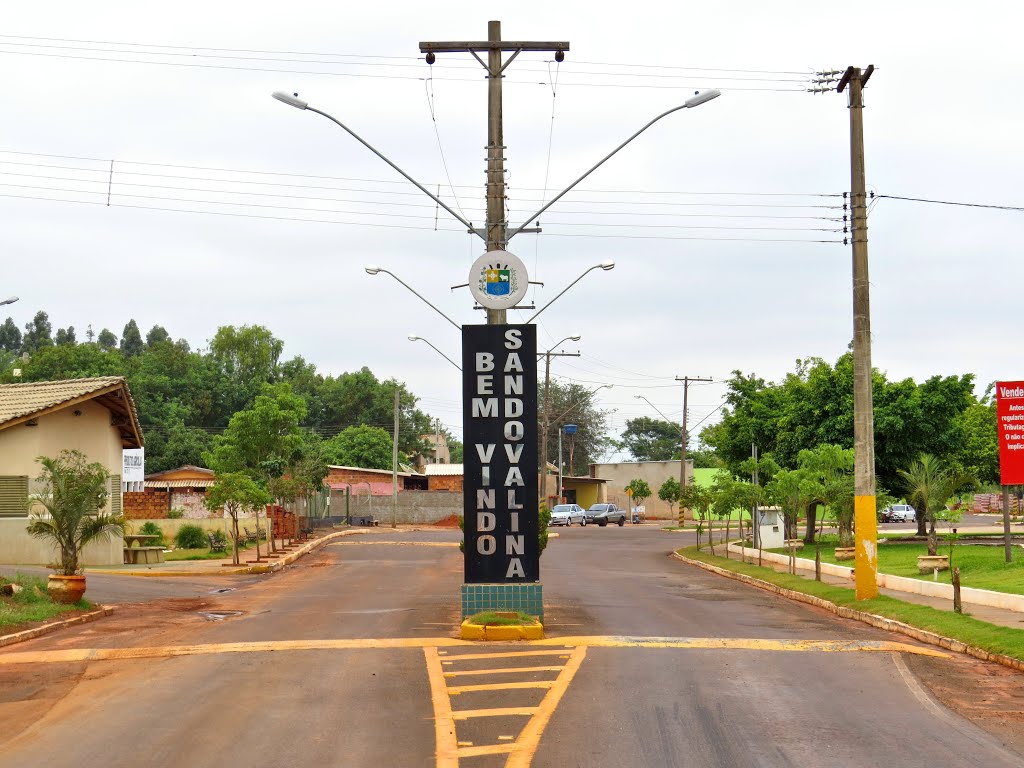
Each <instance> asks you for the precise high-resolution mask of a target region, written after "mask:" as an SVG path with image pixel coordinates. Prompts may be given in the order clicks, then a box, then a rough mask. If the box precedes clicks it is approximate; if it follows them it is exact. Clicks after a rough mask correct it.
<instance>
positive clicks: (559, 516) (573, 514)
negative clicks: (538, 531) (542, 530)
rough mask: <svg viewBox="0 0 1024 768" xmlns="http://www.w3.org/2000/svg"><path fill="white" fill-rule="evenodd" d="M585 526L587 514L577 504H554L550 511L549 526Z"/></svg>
mask: <svg viewBox="0 0 1024 768" xmlns="http://www.w3.org/2000/svg"><path fill="white" fill-rule="evenodd" d="M573 523H579V524H580V525H586V524H587V514H586V512H585V511H584V510H583V507H581V506H580V505H579V504H556V505H555V506H554V508H553V509H552V510H551V525H567V526H568V525H572V524H573Z"/></svg>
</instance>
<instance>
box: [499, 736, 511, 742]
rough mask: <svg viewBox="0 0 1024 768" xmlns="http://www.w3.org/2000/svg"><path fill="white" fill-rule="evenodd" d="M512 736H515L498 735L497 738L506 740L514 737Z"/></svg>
mask: <svg viewBox="0 0 1024 768" xmlns="http://www.w3.org/2000/svg"><path fill="white" fill-rule="evenodd" d="M514 738H515V736H499V737H498V739H500V740H502V741H507V740H510V739H514Z"/></svg>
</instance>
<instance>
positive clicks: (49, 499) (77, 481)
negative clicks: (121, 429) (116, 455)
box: [28, 450, 125, 603]
mask: <svg viewBox="0 0 1024 768" xmlns="http://www.w3.org/2000/svg"><path fill="white" fill-rule="evenodd" d="M37 461H38V462H39V463H40V464H42V466H43V471H42V474H40V475H39V477H38V478H36V482H37V484H38V487H39V492H38V493H36V494H35V495H33V496H32V497H30V498H29V504H30V506H32V507H34V508H35V509H33V511H32V515H31V522H30V523H29V525H28V532H29V534H30V535H31V536H34V537H36V538H38V539H45V540H49V541H50V542H51V543H53V544H54V545H55V546H56V548H57V550H58V551H59V553H60V561H59V562H57V563H54V564H52V565H51V566H50V567H51V568H53V569H54V571H55V573H53V574H51V575H50V578H49V582H48V585H47V589H48V591H49V593H50V596H51V597H52V598H53V600H54V601H56V602H59V603H77V602H78V601H79V600H81V599H82V595H83V594H84V593H85V575H84V574H83V573H82V569H81V566H80V565H79V558H80V556H81V553H82V549H83V548H84V547H85V545H86V544H88V543H89V542H91V541H103V540H105V539H108V538H109V537H111V536H113V535H114V534H123V533H124V526H125V520H124V517H122V516H121V515H111V514H108V513H106V512H104V511H103V507H104V506H105V505H106V503H107V496H108V495H109V494H108V491H107V482H108V480H109V478H110V473H109V472H108V471H107V469H106V468H105V467H104V466H103V465H102V464H99V463H97V462H92V463H90V462H89V461H88V459H87V458H86V456H85V454H84V453H82V452H81V451H73V450H64V451H61V452H60V454H59V455H58V456H57V458H55V459H53V458H49V457H47V456H40V457H39V458H38V459H37ZM38 507H42V510H38Z"/></svg>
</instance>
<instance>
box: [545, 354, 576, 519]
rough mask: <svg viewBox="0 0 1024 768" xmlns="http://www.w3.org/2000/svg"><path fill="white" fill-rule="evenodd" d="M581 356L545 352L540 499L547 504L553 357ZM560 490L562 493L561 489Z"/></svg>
mask: <svg viewBox="0 0 1024 768" xmlns="http://www.w3.org/2000/svg"><path fill="white" fill-rule="evenodd" d="M579 356H580V353H579V352H552V351H551V350H550V349H549V350H548V351H547V352H545V353H544V417H543V419H542V420H541V428H540V499H541V501H543V502H544V503H545V504H547V503H548V430H549V429H551V423H550V422H549V420H548V417H549V416H550V415H551V358H552V357H579ZM559 466H561V465H559ZM559 471H561V469H559ZM558 492H559V494H561V492H562V491H561V489H559V491H558Z"/></svg>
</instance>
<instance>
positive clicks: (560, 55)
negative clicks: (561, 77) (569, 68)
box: [555, 51, 565, 64]
mask: <svg viewBox="0 0 1024 768" xmlns="http://www.w3.org/2000/svg"><path fill="white" fill-rule="evenodd" d="M555 61H557V62H558V63H559V64H561V63H562V62H563V61H565V51H555Z"/></svg>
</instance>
